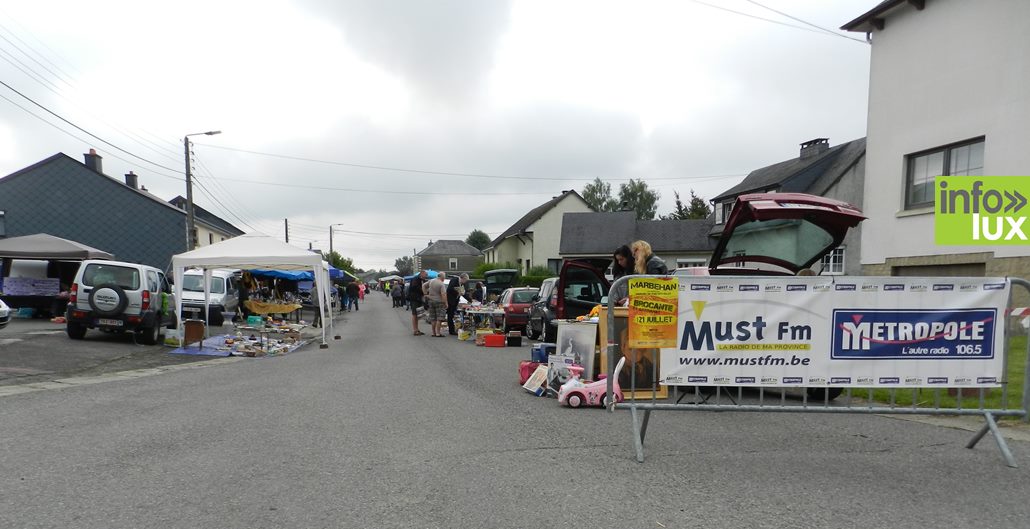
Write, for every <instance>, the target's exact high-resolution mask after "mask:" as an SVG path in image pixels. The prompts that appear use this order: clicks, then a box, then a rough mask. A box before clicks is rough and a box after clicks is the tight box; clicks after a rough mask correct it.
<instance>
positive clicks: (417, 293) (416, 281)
mask: <svg viewBox="0 0 1030 529" xmlns="http://www.w3.org/2000/svg"><path fill="white" fill-rule="evenodd" d="M425 280H426V271H425V270H423V271H421V272H419V273H418V275H417V276H415V277H413V278H411V283H410V284H409V285H408V305H409V307H410V308H411V330H412V331H414V333H415V336H422V335H423V334H425V333H424V332H422V331H420V330H418V308H419V307H421V306H422V296H423V293H422V284H423V283H424V282H425Z"/></svg>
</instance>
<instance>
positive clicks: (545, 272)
mask: <svg viewBox="0 0 1030 529" xmlns="http://www.w3.org/2000/svg"><path fill="white" fill-rule="evenodd" d="M526 275H527V276H545V277H550V276H554V275H556V274H554V273H553V272H551V270H550V269H549V268H547V267H546V266H534V267H533V268H530V269H529V271H528V272H526Z"/></svg>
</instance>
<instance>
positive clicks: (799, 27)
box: [690, 0, 865, 44]
mask: <svg viewBox="0 0 1030 529" xmlns="http://www.w3.org/2000/svg"><path fill="white" fill-rule="evenodd" d="M690 1H691V2H694V3H695V4H701V5H703V6H706V7H710V8H712V9H718V10H720V11H726V12H727V13H733V14H735V15H740V16H744V17H748V18H754V19H756V20H762V21H765V22H770V23H772V24H778V25H780V26H786V27H788V28H794V29H800V30H802V31H810V32H812V33H816V34H820V35H822V34H824V33H823V31H819V30H815V29H811V28H806V27H802V26H795V25H794V24H788V23H786V22H783V21H781V20H773V19H771V18H765V17H760V16H758V15H752V14H751V13H745V12H743V11H737V10H734V9H730V8H728V7H723V6H720V5H715V4H710V3H708V2H702V1H701V0H690ZM762 7H764V6H762ZM819 29H820V30H821V29H822V28H819ZM833 35H835V36H838V37H844V38H846V39H850V40H854V41H858V42H861V43H863V44H865V41H864V40H859V39H856V38H852V37H848V36H846V35H840V34H837V33H834V34H833Z"/></svg>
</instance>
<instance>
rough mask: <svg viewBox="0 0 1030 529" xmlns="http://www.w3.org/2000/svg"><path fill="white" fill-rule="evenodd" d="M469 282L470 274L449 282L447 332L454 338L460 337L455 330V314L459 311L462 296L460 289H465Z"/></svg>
mask: <svg viewBox="0 0 1030 529" xmlns="http://www.w3.org/2000/svg"><path fill="white" fill-rule="evenodd" d="M468 280H469V275H468V274H461V275H460V276H455V277H452V278H451V280H450V281H448V282H447V332H448V333H450V334H451V335H452V336H457V335H458V331H456V330H454V313H455V312H456V311H457V310H458V297H460V296H461V292H459V291H458V288H459V287H463V286H464V285H465V282H466V281H468Z"/></svg>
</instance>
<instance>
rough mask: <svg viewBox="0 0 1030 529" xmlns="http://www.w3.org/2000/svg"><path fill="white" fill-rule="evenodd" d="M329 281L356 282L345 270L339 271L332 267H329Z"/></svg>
mask: <svg viewBox="0 0 1030 529" xmlns="http://www.w3.org/2000/svg"><path fill="white" fill-rule="evenodd" d="M329 279H342V280H344V281H357V280H358V278H357V277H354V274H351V273H350V272H348V271H346V270H341V269H339V268H336V267H335V266H333V265H329Z"/></svg>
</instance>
